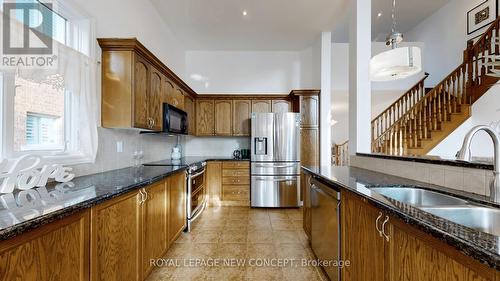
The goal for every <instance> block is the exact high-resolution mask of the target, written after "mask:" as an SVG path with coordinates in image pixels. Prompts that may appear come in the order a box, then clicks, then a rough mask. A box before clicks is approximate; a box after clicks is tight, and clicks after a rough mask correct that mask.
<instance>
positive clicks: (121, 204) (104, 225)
mask: <svg viewBox="0 0 500 281" xmlns="http://www.w3.org/2000/svg"><path fill="white" fill-rule="evenodd" d="M140 200H141V196H140V194H139V192H138V191H134V192H131V193H128V194H126V195H122V196H119V197H117V198H115V199H111V200H109V201H107V202H104V203H102V204H99V205H96V206H94V207H92V209H91V221H92V228H91V229H92V232H91V251H90V253H91V255H92V256H91V259H90V261H91V268H92V270H91V272H92V277H91V279H92V280H96V281H97V280H116V281H118V280H142V270H141V268H142V257H141V249H142V247H141V241H142V240H141V237H142V233H141V231H142V230H141V220H142V217H141V204H140Z"/></svg>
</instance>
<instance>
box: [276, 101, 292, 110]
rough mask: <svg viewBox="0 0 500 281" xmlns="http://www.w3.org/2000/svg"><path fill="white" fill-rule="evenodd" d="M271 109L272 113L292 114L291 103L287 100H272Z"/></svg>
mask: <svg viewBox="0 0 500 281" xmlns="http://www.w3.org/2000/svg"><path fill="white" fill-rule="evenodd" d="M271 108H272V112H273V113H284V112H285V113H286V112H292V102H291V101H289V100H273V101H272V105H271Z"/></svg>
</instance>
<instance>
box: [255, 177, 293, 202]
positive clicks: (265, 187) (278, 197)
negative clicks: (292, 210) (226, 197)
mask: <svg viewBox="0 0 500 281" xmlns="http://www.w3.org/2000/svg"><path fill="white" fill-rule="evenodd" d="M251 180H252V183H251V191H250V192H251V195H250V197H251V198H250V201H251V206H252V207H265V208H273V207H299V206H300V197H299V194H300V190H299V189H300V176H252V177H251Z"/></svg>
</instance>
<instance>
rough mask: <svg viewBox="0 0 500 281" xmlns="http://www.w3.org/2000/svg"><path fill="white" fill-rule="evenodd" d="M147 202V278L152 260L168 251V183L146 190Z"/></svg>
mask: <svg viewBox="0 0 500 281" xmlns="http://www.w3.org/2000/svg"><path fill="white" fill-rule="evenodd" d="M145 192H146V194H147V196H146V198H147V199H146V201H145V202H144V203H143V204H142V217H143V220H142V225H143V227H142V228H143V239H142V249H143V252H142V253H143V255H142V257H143V258H142V269H143V276H144V277H146V276H147V275H148V274H149V273H150V272H151V270H153V266H152V264H151V262H150V261H151V259H157V258H161V257H162V256H163V254H164V253H165V252H166V251H167V249H168V245H169V243H168V221H167V219H168V209H167V208H168V194H167V184H166V181H161V182H158V183H155V184H153V185H151V186H149V187H147V188H145Z"/></svg>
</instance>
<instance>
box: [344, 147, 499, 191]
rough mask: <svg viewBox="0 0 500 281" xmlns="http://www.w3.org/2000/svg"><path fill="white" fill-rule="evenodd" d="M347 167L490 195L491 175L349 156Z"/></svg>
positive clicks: (482, 172) (486, 172)
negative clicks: (348, 165)
mask: <svg viewBox="0 0 500 281" xmlns="http://www.w3.org/2000/svg"><path fill="white" fill-rule="evenodd" d="M350 161H351V162H350V165H351V166H354V167H358V168H363V169H367V170H372V171H376V172H380V173H385V174H390V175H394V176H399V177H404V178H408V179H412V180H416V181H421V182H425V183H431V184H435V185H440V186H444V187H448V188H452V189H457V190H462V191H466V192H470V193H475V194H480V195H486V196H488V195H489V194H490V190H489V185H490V182H492V181H493V171H491V170H484V169H472V168H463V167H455V166H447V165H436V164H426V163H416V162H411V161H400V160H389V159H382V158H374V157H367V156H358V155H354V156H351V159H350Z"/></svg>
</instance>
